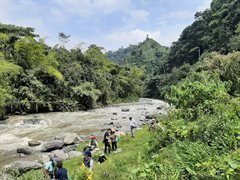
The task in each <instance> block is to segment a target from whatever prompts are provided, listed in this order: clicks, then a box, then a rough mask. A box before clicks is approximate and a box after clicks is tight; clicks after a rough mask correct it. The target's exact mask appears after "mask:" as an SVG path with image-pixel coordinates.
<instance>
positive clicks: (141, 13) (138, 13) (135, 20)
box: [123, 9, 150, 27]
mask: <svg viewBox="0 0 240 180" xmlns="http://www.w3.org/2000/svg"><path fill="white" fill-rule="evenodd" d="M149 14H150V13H149V12H148V11H146V10H143V9H137V10H131V11H129V15H128V17H124V18H123V21H124V22H125V23H126V24H127V26H131V27H135V26H136V25H138V24H139V23H143V22H147V21H148V16H149Z"/></svg>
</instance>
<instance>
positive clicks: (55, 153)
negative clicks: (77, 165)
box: [51, 150, 68, 161]
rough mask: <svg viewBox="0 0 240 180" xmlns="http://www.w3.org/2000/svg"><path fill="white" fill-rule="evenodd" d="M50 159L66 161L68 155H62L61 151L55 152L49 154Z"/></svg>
mask: <svg viewBox="0 0 240 180" xmlns="http://www.w3.org/2000/svg"><path fill="white" fill-rule="evenodd" d="M51 156H52V157H58V158H59V159H60V160H61V161H63V160H66V159H67V158H68V155H67V154H65V153H64V151H63V150H55V151H52V153H51Z"/></svg>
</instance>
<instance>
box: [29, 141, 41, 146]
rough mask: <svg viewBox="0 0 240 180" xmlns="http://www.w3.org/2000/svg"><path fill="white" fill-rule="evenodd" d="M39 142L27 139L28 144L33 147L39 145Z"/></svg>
mask: <svg viewBox="0 0 240 180" xmlns="http://www.w3.org/2000/svg"><path fill="white" fill-rule="evenodd" d="M40 144H41V142H39V141H28V145H29V146H31V147H33V146H39V145H40Z"/></svg>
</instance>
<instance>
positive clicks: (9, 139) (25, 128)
mask: <svg viewBox="0 0 240 180" xmlns="http://www.w3.org/2000/svg"><path fill="white" fill-rule="evenodd" d="M168 108H169V105H168V104H166V103H165V102H163V101H160V100H154V99H146V98H141V99H140V100H139V101H138V102H133V103H124V104H118V105H112V106H108V107H104V108H98V109H94V110H89V111H81V112H58V113H40V114H30V115H24V116H11V117H10V118H9V119H7V120H6V121H5V122H3V123H1V124H0V168H1V167H3V166H4V165H6V164H9V163H11V162H13V161H16V160H36V159H39V156H40V155H41V153H40V152H38V153H33V154H31V155H27V156H24V157H21V156H20V154H19V153H17V149H18V148H21V147H26V146H28V143H29V141H33V143H35V141H37V142H41V143H43V142H46V141H50V140H53V139H54V137H63V136H64V134H66V133H76V134H77V135H78V136H79V137H80V138H81V137H85V136H87V135H90V134H95V135H97V136H98V139H99V141H101V140H102V134H103V132H102V131H103V130H104V129H106V128H109V127H110V128H115V129H119V130H121V131H124V132H128V131H129V124H128V123H129V120H128V118H129V117H130V116H131V117H133V118H134V119H136V120H137V121H138V122H139V124H140V125H141V124H145V123H147V122H148V120H146V117H148V116H149V115H150V116H151V115H153V114H161V115H166V114H167V109H168Z"/></svg>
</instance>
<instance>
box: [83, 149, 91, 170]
mask: <svg viewBox="0 0 240 180" xmlns="http://www.w3.org/2000/svg"><path fill="white" fill-rule="evenodd" d="M83 164H84V165H85V167H86V168H89V170H90V171H91V172H92V169H93V159H92V154H91V152H90V151H85V152H84V158H83Z"/></svg>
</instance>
